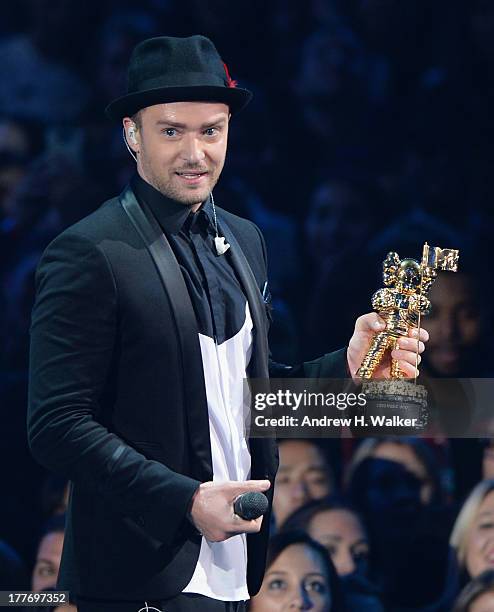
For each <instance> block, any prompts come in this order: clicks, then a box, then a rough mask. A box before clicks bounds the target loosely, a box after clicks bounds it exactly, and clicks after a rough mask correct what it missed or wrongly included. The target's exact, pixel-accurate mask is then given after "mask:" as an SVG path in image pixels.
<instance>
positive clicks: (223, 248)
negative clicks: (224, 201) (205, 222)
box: [211, 192, 230, 256]
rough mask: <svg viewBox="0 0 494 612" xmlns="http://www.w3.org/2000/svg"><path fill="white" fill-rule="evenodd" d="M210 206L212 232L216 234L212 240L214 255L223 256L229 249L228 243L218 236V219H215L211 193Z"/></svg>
mask: <svg viewBox="0 0 494 612" xmlns="http://www.w3.org/2000/svg"><path fill="white" fill-rule="evenodd" d="M211 205H212V207H213V217H214V231H215V233H216V236H215V239H214V246H215V248H216V255H218V256H219V255H223V254H224V253H226V252H227V251H228V249H229V248H230V245H229V244H228V242H226V238H225V237H224V236H220V235H219V234H218V219H217V218H216V208H215V206H214V198H213V192H211Z"/></svg>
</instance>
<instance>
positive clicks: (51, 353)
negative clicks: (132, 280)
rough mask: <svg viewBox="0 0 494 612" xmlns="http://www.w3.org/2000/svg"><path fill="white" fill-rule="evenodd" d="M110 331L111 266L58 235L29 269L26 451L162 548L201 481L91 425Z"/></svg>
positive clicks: (92, 248) (85, 243) (96, 252)
mask: <svg viewBox="0 0 494 612" xmlns="http://www.w3.org/2000/svg"><path fill="white" fill-rule="evenodd" d="M116 334H117V286H116V283H115V280H114V277H113V272H112V269H111V266H110V263H109V261H108V260H107V258H106V256H105V254H104V252H103V251H102V250H101V249H100V248H99V246H97V245H95V244H93V242H92V241H91V240H89V239H88V238H85V237H83V236H81V235H79V234H76V233H71V232H70V231H66V232H64V233H62V234H61V235H60V236H58V238H56V239H55V240H54V241H53V242H52V243H51V244H50V245H49V246H48V248H47V249H46V251H45V252H44V254H43V256H42V259H41V261H40V263H39V265H38V268H37V271H36V299H35V304H34V308H33V312H32V320H31V328H30V335H31V344H30V364H29V390H28V414H27V432H28V441H29V446H30V449H31V452H32V454H33V456H34V457H35V459H36V460H37V461H38V462H39V463H41V464H42V465H43V466H45V467H46V468H47V469H49V470H51V471H53V472H56V473H60V474H63V475H64V476H66V477H67V478H69V479H70V480H72V481H73V482H74V483H76V484H79V485H80V486H81V487H84V488H86V489H89V490H90V491H91V492H93V493H94V494H97V495H102V496H104V499H105V501H107V502H108V503H109V504H110V506H111V507H113V508H115V509H116V510H117V511H119V512H122V513H124V514H125V515H127V516H128V517H129V518H130V519H131V520H133V521H134V522H135V523H137V525H139V526H140V527H142V528H143V529H144V531H146V532H147V533H148V534H149V535H151V536H152V537H155V538H157V539H158V540H160V541H161V542H169V541H170V540H171V539H172V537H173V534H174V533H175V532H176V530H177V529H178V527H179V526H180V525H181V523H182V521H183V520H184V518H185V517H186V513H187V509H188V506H189V503H190V500H191V498H192V495H193V493H194V492H195V490H196V489H197V487H198V486H199V484H200V483H199V482H198V481H196V480H194V479H192V478H189V477H187V476H184V475H182V474H178V473H176V472H173V471H172V470H170V469H168V468H167V467H166V466H165V465H163V464H161V463H159V462H157V461H153V460H149V459H147V458H146V457H144V456H143V455H142V454H141V453H139V452H137V451H136V450H135V449H133V448H132V447H131V446H129V445H128V444H126V443H125V442H124V441H123V440H122V439H121V438H120V437H119V436H117V435H116V434H114V433H112V432H111V431H109V430H108V429H107V428H106V427H105V426H104V425H103V424H101V423H100V422H98V420H97V416H98V412H99V409H100V397H101V394H102V391H103V389H104V385H105V382H106V379H107V376H108V372H109V368H110V363H111V359H112V355H113V349H114V344H115V341H116ZM164 517H166V519H165V520H164Z"/></svg>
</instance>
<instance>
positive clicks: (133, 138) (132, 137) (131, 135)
mask: <svg viewBox="0 0 494 612" xmlns="http://www.w3.org/2000/svg"><path fill="white" fill-rule="evenodd" d="M128 134H129V138H130V140H131V141H132V144H135V145H136V144H137V138H136V129H135V127H131V128H129V132H128Z"/></svg>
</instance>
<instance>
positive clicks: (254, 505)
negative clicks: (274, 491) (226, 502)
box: [233, 491, 269, 521]
mask: <svg viewBox="0 0 494 612" xmlns="http://www.w3.org/2000/svg"><path fill="white" fill-rule="evenodd" d="M268 505H269V504H268V498H267V497H266V496H265V495H264V493H260V492H257V491H249V492H248V493H242V495H239V496H238V497H237V499H236V500H235V502H234V504H233V510H234V511H235V514H237V515H238V516H239V517H240V518H243V519H244V520H246V521H251V520H253V519H256V518H259V517H260V516H261V515H262V514H264V513H265V512H266V510H267V509H268Z"/></svg>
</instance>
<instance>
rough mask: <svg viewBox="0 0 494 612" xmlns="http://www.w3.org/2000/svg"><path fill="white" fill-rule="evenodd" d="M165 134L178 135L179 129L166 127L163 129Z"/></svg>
mask: <svg viewBox="0 0 494 612" xmlns="http://www.w3.org/2000/svg"><path fill="white" fill-rule="evenodd" d="M163 134H166V136H170V137H172V136H176V135H177V130H176V129H175V128H166V129H165V130H163Z"/></svg>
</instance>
